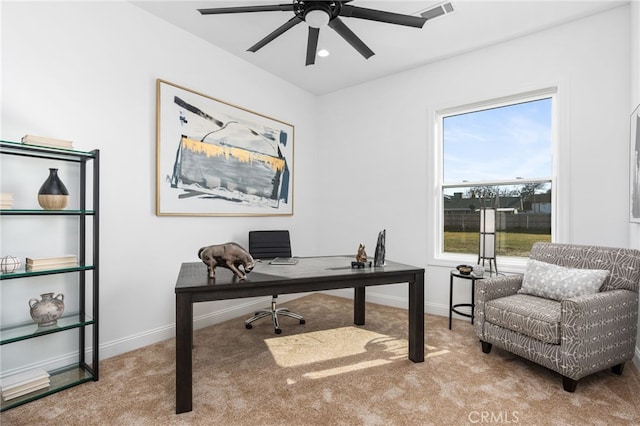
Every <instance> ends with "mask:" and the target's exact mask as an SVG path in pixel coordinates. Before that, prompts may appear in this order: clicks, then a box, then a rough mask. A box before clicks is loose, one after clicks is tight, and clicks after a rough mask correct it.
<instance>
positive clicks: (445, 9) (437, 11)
mask: <svg viewBox="0 0 640 426" xmlns="http://www.w3.org/2000/svg"><path fill="white" fill-rule="evenodd" d="M454 11H455V9H454V8H453V4H451V2H446V3H442V4H439V5H437V6H433V7H430V8H429V9H426V10H421V11H419V12H417V14H418V15H420V16H422V17H423V18H427V19H435V18H438V17H440V16H444V15H448V14H450V13H453V12H454Z"/></svg>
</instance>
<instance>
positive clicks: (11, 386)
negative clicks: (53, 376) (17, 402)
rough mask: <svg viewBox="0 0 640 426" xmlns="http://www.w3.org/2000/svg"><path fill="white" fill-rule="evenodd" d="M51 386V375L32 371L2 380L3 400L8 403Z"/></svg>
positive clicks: (42, 371)
mask: <svg viewBox="0 0 640 426" xmlns="http://www.w3.org/2000/svg"><path fill="white" fill-rule="evenodd" d="M50 385H51V381H50V379H49V373H47V372H46V371H44V370H40V369H38V370H30V371H25V372H23V373H18V374H14V375H12V376H8V377H6V378H4V379H2V385H1V386H0V388H1V389H2V390H1V392H2V399H4V400H5V401H8V400H10V399H13V398H17V397H19V396H22V395H26V394H28V393H31V392H34V391H37V390H39V389H44V388H48V387H49V386H50Z"/></svg>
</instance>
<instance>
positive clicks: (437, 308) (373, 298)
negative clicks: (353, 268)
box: [323, 287, 449, 317]
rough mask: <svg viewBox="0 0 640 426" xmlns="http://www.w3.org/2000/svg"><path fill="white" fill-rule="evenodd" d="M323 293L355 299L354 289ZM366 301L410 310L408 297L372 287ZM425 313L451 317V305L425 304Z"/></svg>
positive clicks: (368, 290) (367, 293)
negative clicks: (373, 289) (376, 290)
mask: <svg viewBox="0 0 640 426" xmlns="http://www.w3.org/2000/svg"><path fill="white" fill-rule="evenodd" d="M323 293H326V294H331V295H333V296H338V297H344V298H347V299H353V289H349V288H345V289H340V290H327V291H324V292H323ZM365 298H366V301H367V302H371V303H378V304H380V305H386V306H392V307H394V308H400V309H409V299H408V298H406V297H398V296H390V295H388V294H384V293H376V292H375V291H372V287H369V288H367V291H366V296H365ZM424 311H425V313H427V314H431V315H437V316H440V317H448V316H449V305H441V304H437V303H429V302H425V304H424Z"/></svg>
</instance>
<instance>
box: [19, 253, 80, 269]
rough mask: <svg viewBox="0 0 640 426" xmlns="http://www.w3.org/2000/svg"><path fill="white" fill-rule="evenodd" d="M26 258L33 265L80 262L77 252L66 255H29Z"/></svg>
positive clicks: (28, 263)
mask: <svg viewBox="0 0 640 426" xmlns="http://www.w3.org/2000/svg"><path fill="white" fill-rule="evenodd" d="M25 260H26V264H27V265H31V266H49V265H61V264H69V263H78V258H77V257H76V255H75V254H67V255H64V256H55V257H27V258H26V259H25Z"/></svg>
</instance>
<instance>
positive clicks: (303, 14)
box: [198, 0, 427, 65]
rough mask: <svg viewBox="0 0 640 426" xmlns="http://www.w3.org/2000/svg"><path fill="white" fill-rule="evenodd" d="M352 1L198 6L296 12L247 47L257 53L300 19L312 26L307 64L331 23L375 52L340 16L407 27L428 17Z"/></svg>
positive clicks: (363, 51)
mask: <svg viewBox="0 0 640 426" xmlns="http://www.w3.org/2000/svg"><path fill="white" fill-rule="evenodd" d="M349 2H350V1H306V0H293V2H292V3H291V4H274V5H255V6H239V7H219V8H212V9H198V11H199V12H200V13H201V14H202V15H218V14H225V13H245V12H293V13H294V16H293V17H292V18H291V19H289V20H288V21H287V22H285V23H284V24H282V25H281V26H280V27H278V28H276V29H275V30H274V31H273V32H271V33H270V34H269V35H267V36H266V37H265V38H263V39H262V40H260V41H259V42H257V43H256V44H254V45H253V46H251V47H250V48H249V49H247V50H248V51H249V52H257V51H258V50H259V49H261V48H263V47H264V46H266V45H267V44H269V43H270V42H272V41H273V40H275V39H276V38H277V37H279V36H281V35H282V34H284V33H285V32H286V31H287V30H290V29H291V28H293V27H294V26H296V25H298V24H299V23H301V22H306V23H307V25H308V26H309V36H308V38H307V61H306V65H313V64H314V63H315V57H316V49H317V48H318V36H319V34H320V28H322V27H324V26H325V25H328V26H329V27H330V28H331V29H333V30H334V31H335V32H337V33H338V34H339V35H340V36H341V37H342V38H343V39H345V40H346V41H347V42H348V43H349V44H350V45H351V46H353V48H354V49H356V50H357V51H358V52H360V54H361V55H362V56H364V57H365V59H368V58H370V57H371V56H372V55H374V53H373V51H372V50H371V49H369V47H368V46H367V45H366V44H365V43H364V42H363V41H362V40H360V38H358V36H357V35H355V34H354V33H353V31H351V30H350V29H349V28H348V27H347V26H346V25H345V23H344V22H342V20H341V19H340V17H346V18H359V19H367V20H370V21H378V22H386V23H388V24H395V25H404V26H408V27H416V28H422V26H423V25H424V23H425V22H426V21H427V18H423V17H420V16H412V15H403V14H399V13H393V12H385V11H382V10H375V9H367V8H364V7H357V6H351V5H348V4H345V3H349Z"/></svg>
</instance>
